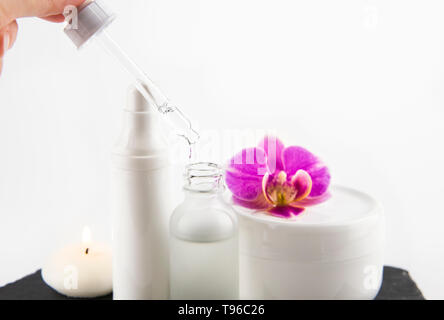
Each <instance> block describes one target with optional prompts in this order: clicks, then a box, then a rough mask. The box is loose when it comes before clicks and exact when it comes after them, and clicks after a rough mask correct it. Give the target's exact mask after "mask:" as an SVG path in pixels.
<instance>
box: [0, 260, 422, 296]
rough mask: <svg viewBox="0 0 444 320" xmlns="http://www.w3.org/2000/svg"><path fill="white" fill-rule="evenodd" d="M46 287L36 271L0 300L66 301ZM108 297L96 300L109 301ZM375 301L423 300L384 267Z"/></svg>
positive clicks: (0, 291) (408, 281) (2, 292)
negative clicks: (380, 285)
mask: <svg viewBox="0 0 444 320" xmlns="http://www.w3.org/2000/svg"><path fill="white" fill-rule="evenodd" d="M67 299H70V298H68V297H65V296H63V295H61V294H59V293H57V292H55V291H54V290H53V289H51V288H50V287H48V286H47V285H46V284H45V283H44V282H43V280H42V276H41V271H40V270H39V271H37V272H36V273H34V274H31V275H29V276H27V277H25V278H23V279H21V280H18V281H16V282H14V283H11V284H8V285H7V286H4V287H2V288H0V300H67ZM111 299H112V295H111V294H110V295H108V296H105V297H102V298H99V299H97V300H111ZM376 300H424V296H423V295H422V293H421V291H420V290H419V289H418V287H417V286H416V284H415V282H414V281H413V280H412V278H410V275H409V273H408V272H407V271H405V270H402V269H399V268H394V267H384V278H383V282H382V287H381V290H380V291H379V293H378V296H377V297H376Z"/></svg>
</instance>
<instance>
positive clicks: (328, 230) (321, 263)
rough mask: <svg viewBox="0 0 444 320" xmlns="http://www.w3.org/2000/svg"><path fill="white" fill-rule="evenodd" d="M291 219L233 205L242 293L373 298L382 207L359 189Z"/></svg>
mask: <svg viewBox="0 0 444 320" xmlns="http://www.w3.org/2000/svg"><path fill="white" fill-rule="evenodd" d="M331 193H332V197H331V199H329V200H328V201H326V202H325V203H323V204H320V205H317V206H314V207H310V208H307V209H306V210H305V211H304V212H303V213H302V214H300V215H299V216H297V217H295V218H292V219H288V220H287V219H282V218H277V217H273V216H270V215H268V214H266V213H263V212H252V211H251V210H248V209H244V208H242V207H239V206H234V209H235V211H236V212H237V213H238V216H239V224H240V298H241V299H373V298H374V297H375V296H376V294H377V293H378V291H379V288H380V286H381V282H382V270H383V261H384V238H385V224H384V215H383V209H382V207H381V206H380V205H379V204H378V202H376V201H375V200H374V199H372V198H371V197H369V196H368V195H366V194H364V193H361V192H359V191H356V190H353V189H349V188H345V187H332V188H331Z"/></svg>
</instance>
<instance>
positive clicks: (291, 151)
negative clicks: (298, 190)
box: [282, 146, 330, 197]
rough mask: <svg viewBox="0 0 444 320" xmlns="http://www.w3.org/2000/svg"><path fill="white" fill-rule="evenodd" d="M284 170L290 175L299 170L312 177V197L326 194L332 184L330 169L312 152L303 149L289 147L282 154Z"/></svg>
mask: <svg viewBox="0 0 444 320" xmlns="http://www.w3.org/2000/svg"><path fill="white" fill-rule="evenodd" d="M282 158H283V162H284V168H285V171H286V172H287V174H288V175H293V174H295V173H296V172H297V171H298V170H301V169H302V170H305V171H306V172H307V173H308V174H309V175H310V177H311V180H312V189H311V192H310V197H317V196H320V195H322V194H324V193H325V192H326V191H327V189H328V186H329V184H330V172H329V170H328V168H327V167H326V166H325V165H324V164H323V163H322V162H321V161H320V160H319V158H318V157H316V156H315V155H314V154H312V153H311V152H310V151H308V150H306V149H304V148H302V147H294V146H293V147H288V148H285V149H284V151H283V152H282Z"/></svg>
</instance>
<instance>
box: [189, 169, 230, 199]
mask: <svg viewBox="0 0 444 320" xmlns="http://www.w3.org/2000/svg"><path fill="white" fill-rule="evenodd" d="M184 189H185V190H186V191H189V193H191V194H200V195H213V194H218V193H221V192H223V191H224V183H223V173H222V169H221V168H220V167H219V166H218V165H217V164H215V163H211V162H198V163H193V164H190V165H188V166H187V167H186V169H185V185H184Z"/></svg>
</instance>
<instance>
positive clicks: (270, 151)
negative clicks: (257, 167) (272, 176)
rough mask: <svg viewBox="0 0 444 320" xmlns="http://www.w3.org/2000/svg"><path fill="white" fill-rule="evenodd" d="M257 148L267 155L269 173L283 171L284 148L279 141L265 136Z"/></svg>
mask: <svg viewBox="0 0 444 320" xmlns="http://www.w3.org/2000/svg"><path fill="white" fill-rule="evenodd" d="M259 148H262V149H263V150H264V151H265V153H266V154H267V164H268V169H269V171H270V172H271V173H274V172H275V171H281V170H284V164H283V161H282V151H283V150H284V148H285V147H284V144H283V143H282V141H281V140H279V139H278V138H276V137H274V136H265V137H264V139H262V141H261V142H260V143H259Z"/></svg>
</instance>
